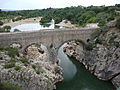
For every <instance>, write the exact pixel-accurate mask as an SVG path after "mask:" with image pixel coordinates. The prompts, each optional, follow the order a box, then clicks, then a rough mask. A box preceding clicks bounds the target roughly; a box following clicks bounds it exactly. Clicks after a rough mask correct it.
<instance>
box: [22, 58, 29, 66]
mask: <svg viewBox="0 0 120 90" xmlns="http://www.w3.org/2000/svg"><path fill="white" fill-rule="evenodd" d="M20 61H21V62H22V63H23V64H24V65H25V66H28V64H29V62H28V60H27V59H26V58H24V57H23V58H21V59H20Z"/></svg>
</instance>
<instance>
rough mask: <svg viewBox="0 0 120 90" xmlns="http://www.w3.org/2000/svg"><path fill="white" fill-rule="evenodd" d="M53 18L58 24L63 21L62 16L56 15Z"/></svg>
mask: <svg viewBox="0 0 120 90" xmlns="http://www.w3.org/2000/svg"><path fill="white" fill-rule="evenodd" d="M53 19H54V20H55V24H58V23H60V22H61V21H62V18H60V17H55V18H53Z"/></svg>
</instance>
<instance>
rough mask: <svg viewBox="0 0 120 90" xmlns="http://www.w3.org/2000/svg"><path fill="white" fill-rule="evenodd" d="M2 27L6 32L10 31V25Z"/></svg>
mask: <svg viewBox="0 0 120 90" xmlns="http://www.w3.org/2000/svg"><path fill="white" fill-rule="evenodd" d="M3 29H4V30H5V31H6V32H10V29H11V26H7V25H6V26H4V27H3Z"/></svg>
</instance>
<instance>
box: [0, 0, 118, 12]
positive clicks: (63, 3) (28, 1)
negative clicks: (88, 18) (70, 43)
mask: <svg viewBox="0 0 120 90" xmlns="http://www.w3.org/2000/svg"><path fill="white" fill-rule="evenodd" d="M119 3H120V0H0V8H1V9H13V10H22V9H43V8H49V7H52V8H63V7H68V6H78V5H82V6H90V5H94V6H100V5H107V6H108V5H114V4H119Z"/></svg>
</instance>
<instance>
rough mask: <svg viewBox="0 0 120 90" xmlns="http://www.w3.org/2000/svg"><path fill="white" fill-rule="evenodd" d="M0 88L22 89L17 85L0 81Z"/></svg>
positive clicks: (3, 89)
mask: <svg viewBox="0 0 120 90" xmlns="http://www.w3.org/2000/svg"><path fill="white" fill-rule="evenodd" d="M0 90H22V89H21V87H19V86H18V85H14V84H12V83H8V82H4V83H0Z"/></svg>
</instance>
